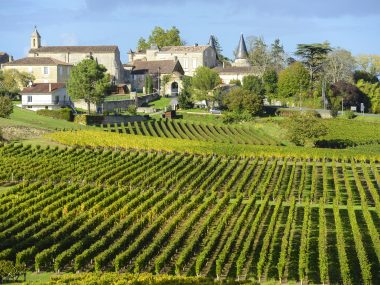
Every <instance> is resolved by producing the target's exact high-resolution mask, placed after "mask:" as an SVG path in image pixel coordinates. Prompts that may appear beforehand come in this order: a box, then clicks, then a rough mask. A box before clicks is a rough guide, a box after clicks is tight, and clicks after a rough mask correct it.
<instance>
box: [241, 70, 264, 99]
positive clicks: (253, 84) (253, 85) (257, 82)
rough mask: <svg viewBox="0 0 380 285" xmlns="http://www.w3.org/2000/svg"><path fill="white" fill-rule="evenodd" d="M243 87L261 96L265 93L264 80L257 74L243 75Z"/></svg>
mask: <svg viewBox="0 0 380 285" xmlns="http://www.w3.org/2000/svg"><path fill="white" fill-rule="evenodd" d="M243 89H245V90H248V91H249V92H252V93H255V94H257V95H259V96H264V94H265V89H264V86H263V82H262V81H261V79H260V78H259V77H257V76H255V75H246V76H244V77H243Z"/></svg>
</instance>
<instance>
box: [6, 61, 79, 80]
mask: <svg viewBox="0 0 380 285" xmlns="http://www.w3.org/2000/svg"><path fill="white" fill-rule="evenodd" d="M2 66H3V69H5V70H7V69H17V70H18V71H20V72H28V73H31V74H33V75H34V77H35V80H34V83H58V82H61V83H65V82H66V81H67V80H68V79H69V76H70V69H71V67H72V65H71V64H69V63H65V62H63V61H60V60H57V59H53V58H50V57H25V58H21V59H18V60H15V61H12V62H8V63H5V64H3V65H2Z"/></svg>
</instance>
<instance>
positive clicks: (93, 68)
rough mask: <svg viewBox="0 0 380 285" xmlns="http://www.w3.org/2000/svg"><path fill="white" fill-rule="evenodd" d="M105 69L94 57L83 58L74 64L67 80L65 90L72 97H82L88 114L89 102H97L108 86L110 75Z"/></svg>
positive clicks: (100, 99) (101, 100) (101, 98)
mask: <svg viewBox="0 0 380 285" xmlns="http://www.w3.org/2000/svg"><path fill="white" fill-rule="evenodd" d="M106 71H107V69H106V68H105V67H104V66H103V65H101V64H98V63H97V62H96V61H95V60H94V59H84V60H82V61H81V62H79V63H78V64H77V65H75V66H74V67H73V68H72V69H71V72H70V78H69V80H68V81H67V92H68V94H69V95H70V96H71V98H73V99H83V100H84V101H85V102H86V103H87V112H88V114H90V104H91V103H93V104H99V103H101V102H103V101H104V97H105V95H106V93H107V91H108V90H109V87H110V76H109V74H106Z"/></svg>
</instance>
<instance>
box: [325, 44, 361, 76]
mask: <svg viewBox="0 0 380 285" xmlns="http://www.w3.org/2000/svg"><path fill="white" fill-rule="evenodd" d="M355 64H356V63H355V58H354V57H353V56H352V55H351V52H349V51H348V50H345V49H341V48H338V49H334V50H333V51H332V52H330V53H329V54H328V55H327V58H326V63H325V76H326V79H327V80H328V81H330V82H331V83H335V82H338V81H341V80H344V81H347V82H352V80H353V71H354V69H355Z"/></svg>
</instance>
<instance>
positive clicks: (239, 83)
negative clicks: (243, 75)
mask: <svg viewBox="0 0 380 285" xmlns="http://www.w3.org/2000/svg"><path fill="white" fill-rule="evenodd" d="M232 84H235V85H236V86H239V87H241V81H240V80H239V79H232V80H230V85H232Z"/></svg>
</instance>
